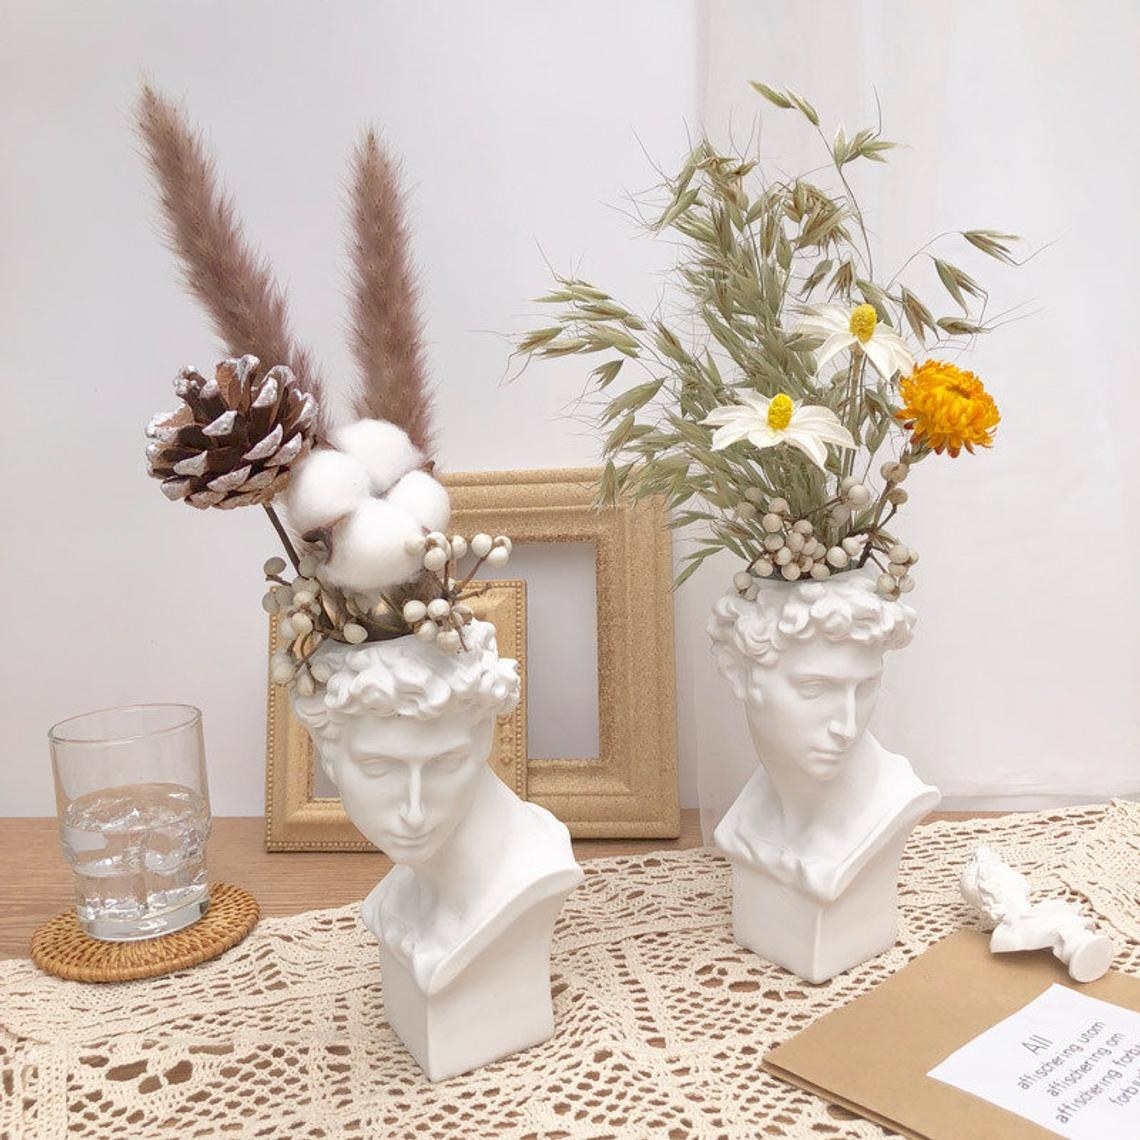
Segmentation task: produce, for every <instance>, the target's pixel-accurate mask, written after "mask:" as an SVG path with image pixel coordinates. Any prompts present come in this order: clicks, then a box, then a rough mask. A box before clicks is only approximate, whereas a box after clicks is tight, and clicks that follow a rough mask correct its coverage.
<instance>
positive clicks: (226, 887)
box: [32, 883, 261, 982]
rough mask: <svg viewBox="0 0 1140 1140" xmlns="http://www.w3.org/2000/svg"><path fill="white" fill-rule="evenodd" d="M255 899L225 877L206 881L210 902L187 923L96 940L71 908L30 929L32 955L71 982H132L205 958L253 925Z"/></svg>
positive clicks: (43, 966)
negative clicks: (138, 936) (167, 930)
mask: <svg viewBox="0 0 1140 1140" xmlns="http://www.w3.org/2000/svg"><path fill="white" fill-rule="evenodd" d="M260 914H261V911H260V909H259V908H258V905H257V899H255V898H254V897H253V895H251V894H250V893H249V892H248V891H245V890H242V888H241V887H235V886H233V885H232V884H230V883H211V884H210V908H209V910H207V911H206V913H205V914H204V915H203V916H202V917H201V918H200V919H198V921H197V922H195V923H194V924H193V925H191V926H187V927H186V928H185V929H183V930H176V931H175V932H174V933H173V934H164V935H162V936H161V937H159V938H148V939H146V940H144V941H141V942H100V941H99V940H98V939H96V938H92V937H91V936H90V935H89V934H85V933H84V932H83V931H82V930H80V929H79V921H78V920H77V919H76V917H75V912H74V911H67V912H65V913H64V914H57V915H56V916H55V918H50V919H48V921H47V922H45V923H44V924H43V926H41V927H40V928H39V929H38V930H37V931H36V932H35V934H33V935H32V961H33V962H35V964H36V965H37V966H39V968H40V969H41V970H43V971H44V972H45V973H48V974H54V975H55V976H56V977H57V978H67V979H68V980H69V981H73V982H133V981H137V980H138V979H139V978H157V977H160V976H161V975H163V974H172V973H174V971H175V970H185V969H186V968H187V967H189V966H198V965H200V964H201V963H202V962H208V961H209V960H210V959H211V958H216V957H217V956H218V955H219V954H223V953H224V952H225V951H227V950H228V949H230V947H231V946H236V945H237V944H238V943H239V942H240V941H241V940H242V939H243V938H244V937H245V936H246V935H247V934H248V933H249V932H250V931H251V930H252V929H253V928H254V927H255V926H256V925H257V920H258V917H259V916H260Z"/></svg>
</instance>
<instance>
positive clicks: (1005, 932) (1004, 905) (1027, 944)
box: [960, 846, 1115, 982]
mask: <svg viewBox="0 0 1140 1140" xmlns="http://www.w3.org/2000/svg"><path fill="white" fill-rule="evenodd" d="M960 885H961V888H962V897H963V898H964V899H965V900H966V902H968V903H969V904H970V906H972V907H973V908H974V909H975V910H976V911H978V912H979V913H980V914H981V915H982V917H983V918H984V919H985V925H984V926H983V929H984V930H993V934H992V936H991V937H990V949H991V950H992V951H993V952H994V953H995V954H1005V953H1008V952H1010V951H1012V950H1043V949H1045V948H1046V947H1048V948H1049V949H1050V950H1052V951H1053V956H1054V957H1055V958H1057V959H1059V960H1060V961H1061V962H1063V963H1064V964H1065V965H1066V966H1067V967H1068V968H1069V977H1071V978H1072V979H1073V981H1075V982H1095V981H1096V979H1097V978H1101V977H1103V976H1104V975H1105V974H1106V973H1107V972H1108V968H1109V966H1111V965H1112V959H1113V955H1114V953H1115V949H1114V947H1113V945H1112V939H1110V938H1109V937H1108V936H1107V935H1105V934H1099V933H1097V930H1096V924H1095V923H1094V922H1093V920H1092V919H1090V918H1086V917H1085V916H1084V915H1083V914H1081V911H1080V908H1079V907H1078V906H1076V904H1074V903H1069V902H1065V901H1064V900H1063V899H1050V900H1049V901H1048V902H1040V903H1031V902H1030V901H1029V880H1028V879H1027V878H1026V877H1025V876H1024V875H1021V874H1018V872H1017V871H1015V870H1014V869H1013V868H1012V867H1010V866H1009V865H1008V864H1007V863H1005V862H1003V861H1002V860H1001V859H1000V858H999V857H998V856H997V855H996V854H995V853H994V852H993V851H992V850H991V849H990V848H989V847H985V846H982V847H979V848H978V849H977V851H975V852H974V857H973V859H971V860H970V862H969V863H967V864H966V866H965V868H964V869H963V871H962V878H961V881H960Z"/></svg>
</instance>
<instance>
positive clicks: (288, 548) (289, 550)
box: [261, 503, 301, 574]
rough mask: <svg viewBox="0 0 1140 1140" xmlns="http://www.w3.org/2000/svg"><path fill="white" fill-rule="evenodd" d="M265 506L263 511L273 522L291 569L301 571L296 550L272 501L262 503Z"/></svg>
mask: <svg viewBox="0 0 1140 1140" xmlns="http://www.w3.org/2000/svg"><path fill="white" fill-rule="evenodd" d="M261 505H262V506H263V507H264V508H265V513H266V514H267V515H268V516H269V521H270V522H271V523H272V524H273V529H274V530H275V531H277V537H278V538H279V539H281V545H282V546H284V547H285V553H286V554H288V555H289V561H290V562H292V563H293V569H294V570H296V571H297V573H298V574H300V573H301V566H300V560H299V559H298V557H297V551H296V549H295V548H294V546H293V543H292V541H291V540H290V538H289V535H288V532H287V531H286V530H285V527H284V526H283V525H282V522H281V520H280V519H279V518H278V517H277V512H276V511H275V510H274V509H273V504H272V503H262V504H261Z"/></svg>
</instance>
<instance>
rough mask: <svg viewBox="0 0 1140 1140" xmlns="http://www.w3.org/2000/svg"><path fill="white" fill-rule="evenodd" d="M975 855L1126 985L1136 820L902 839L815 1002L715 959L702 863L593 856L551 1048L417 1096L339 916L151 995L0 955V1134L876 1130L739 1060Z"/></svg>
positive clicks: (1085, 819)
mask: <svg viewBox="0 0 1140 1140" xmlns="http://www.w3.org/2000/svg"><path fill="white" fill-rule="evenodd" d="M983 840H984V841H985V842H988V843H990V844H992V845H993V846H995V847H996V848H997V849H998V850H999V852H1000V853H1001V854H1002V855H1003V856H1004V857H1005V858H1006V859H1007V860H1008V861H1009V862H1010V863H1012V864H1013V865H1014V866H1016V867H1018V868H1019V869H1020V870H1022V871H1024V872H1026V873H1027V874H1028V875H1029V876H1030V878H1031V880H1032V882H1033V885H1034V887H1035V888H1037V889H1039V890H1040V891H1042V892H1045V893H1048V894H1063V895H1066V896H1067V897H1069V898H1072V899H1077V900H1080V901H1083V902H1085V903H1087V904H1089V905H1091V906H1092V907H1093V908H1094V909H1095V910H1096V912H1097V913H1098V914H1099V915H1100V919H1101V923H1102V925H1103V927H1104V928H1105V929H1106V930H1107V931H1108V933H1110V934H1111V935H1112V936H1113V938H1114V939H1115V941H1116V943H1117V946H1118V954H1117V958H1116V966H1117V968H1118V969H1123V970H1127V971H1129V972H1133V973H1140V898H1138V889H1140V888H1138V884H1140V805H1134V804H1128V803H1120V802H1117V803H1113V804H1111V805H1109V806H1107V807H1092V808H1078V809H1071V810H1065V811H1059V812H1051V813H1036V814H1032V815H1019V816H1011V817H1006V818H1004V819H999V820H989V821H973V822H969V823H935V824H931V825H928V826H925V827H920V828H918V829H917V830H916V831H915V833H914V835H913V836H912V838H911V841H910V844H909V845H908V847H907V849H906V854H905V856H904V857H903V863H902V871H901V882H902V888H901V895H900V903H901V917H900V928H899V940H898V943H897V945H896V946H895V947H894V948H893V949H892V950H890V951H888V952H887V953H886V954H883V955H881V956H879V957H878V958H875V959H873V960H872V961H870V962H868V963H866V964H865V965H863V966H861V967H859V968H858V969H855V970H852V971H850V972H848V973H846V974H844V975H842V976H840V977H838V978H835V979H834V980H832V981H831V982H829V983H827V984H826V985H822V986H811V985H807V984H805V983H803V982H801V981H799V980H798V979H796V978H795V977H793V976H792V975H790V974H788V973H786V972H785V971H783V970H781V969H779V968H777V967H775V966H772V965H769V964H768V963H766V962H763V961H761V960H760V959H758V958H757V957H755V956H754V955H753V954H750V953H748V952H747V951H745V950H742V949H740V948H739V947H737V946H735V945H734V944H733V941H732V936H731V932H730V927H729V909H728V908H729V876H728V866H727V864H726V863H725V862H724V861H723V859H722V858H720V857H719V856H718V855H717V854H716V853H715V852H713V851H709V850H695V851H681V852H669V853H660V854H656V855H647V856H646V855H639V856H628V857H622V858H615V859H599V860H596V861H591V862H588V863H587V864H586V867H585V870H586V881H585V882H584V883H583V884H582V886H581V887H579V888H578V889H577V891H575V892H574V894H573V895H572V896H571V897H570V899H569V901H568V902H567V904H566V907H565V909H564V911H563V914H562V917H561V920H560V922H559V925H558V929H557V931H556V934H555V942H554V963H553V982H554V993H555V1014H556V1018H557V1030H556V1033H555V1036H554V1038H553V1040H551V1041H549V1042H547V1043H546V1044H545V1045H540V1046H537V1047H535V1048H533V1049H530V1050H527V1051H526V1052H525V1053H522V1054H520V1055H518V1056H515V1057H511V1058H508V1059H507V1060H504V1061H500V1062H499V1063H497V1064H494V1065H490V1066H488V1067H487V1068H484V1069H482V1070H480V1071H478V1072H475V1073H472V1074H470V1075H468V1076H465V1077H459V1078H457V1079H455V1080H451V1081H446V1082H443V1083H441V1084H438V1085H432V1084H430V1083H429V1082H428V1081H426V1080H425V1079H424V1078H423V1077H422V1076H421V1074H420V1071H419V1069H418V1068H417V1067H416V1065H415V1063H414V1062H413V1061H412V1060H411V1058H410V1057H409V1056H408V1055H407V1054H406V1053H405V1052H404V1051H403V1049H402V1048H401V1046H400V1044H399V1042H398V1041H397V1040H396V1038H395V1037H394V1036H393V1034H392V1032H391V1030H390V1029H389V1028H388V1025H387V1023H386V1022H385V1020H384V1014H383V1010H382V1006H381V988H380V975H379V968H378V963H377V950H376V943H375V941H374V939H373V938H372V936H371V935H370V934H369V933H368V932H367V931H366V930H365V929H364V928H363V927H362V926H361V924H360V922H359V921H358V919H357V908H356V907H355V906H349V907H341V908H339V909H336V910H324V911H313V912H310V913H308V914H302V915H297V916H296V917H293V918H286V919H267V920H265V921H263V922H262V923H261V925H260V926H259V927H258V928H257V930H256V931H255V932H254V933H253V934H252V935H251V936H250V937H249V938H248V939H247V940H246V941H245V942H244V943H242V945H240V946H239V947H237V948H235V949H234V950H231V951H230V952H229V953H227V954H226V955H224V956H223V957H222V958H220V959H218V960H216V961H214V962H211V963H208V964H206V965H204V966H199V967H197V968H195V969H193V970H188V971H185V972H183V973H181V974H175V975H171V976H170V977H166V978H161V979H157V980H153V981H145V982H130V983H126V984H122V985H112V986H94V985H93V986H84V985H80V984H77V983H74V982H63V981H58V980H56V979H54V978H50V977H47V976H45V975H43V974H41V973H39V972H38V971H37V970H36V969H35V967H34V966H32V964H31V963H30V962H27V961H14V962H3V963H0V1137H4V1138H9V1137H10V1138H12V1140H60V1138H66V1137H72V1136H78V1137H90V1138H96V1137H97V1138H99V1140H117V1138H119V1137H123V1138H127V1137H129V1138H130V1140H151V1138H162V1137H166V1136H171V1137H179V1138H180V1140H190V1138H193V1137H257V1138H259V1140H315V1138H317V1137H324V1138H330V1140H331V1138H334V1137H356V1138H360V1140H373V1138H381V1137H382V1138H383V1140H402V1138H405V1137H407V1138H415V1140H424V1138H428V1140H434V1138H435V1137H461V1138H463V1140H476V1138H478V1137H484V1136H496V1137H511V1138H514V1140H523V1138H528V1140H532V1138H533V1140H556V1138H558V1140H572V1138H577V1137H590V1138H593V1140H600V1138H603V1137H618V1138H625V1137H631V1138H637V1137H653V1138H658V1137H661V1138H669V1140H688V1138H689V1137H725V1138H733V1140H736V1138H739V1140H744V1138H747V1140H757V1138H761V1140H767V1138H769V1137H772V1138H776V1137H798V1136H810V1137H815V1138H818V1140H840V1138H845V1137H865V1136H883V1135H889V1133H887V1132H885V1130H883V1129H882V1128H880V1127H878V1126H876V1125H873V1124H870V1123H868V1122H866V1121H863V1120H861V1119H858V1118H856V1117H854V1116H852V1115H851V1114H850V1113H848V1112H846V1111H844V1110H842V1109H839V1108H836V1107H833V1106H830V1105H828V1104H827V1103H826V1102H825V1101H823V1100H820V1099H818V1098H816V1097H813V1096H810V1095H808V1094H807V1093H804V1092H801V1091H800V1090H799V1089H796V1088H793V1087H791V1086H790V1085H786V1084H783V1083H782V1082H780V1081H779V1080H776V1079H775V1078H773V1077H770V1076H768V1075H767V1074H766V1073H765V1072H763V1071H762V1069H761V1068H760V1060H761V1058H762V1057H763V1055H764V1053H765V1052H766V1051H767V1050H768V1049H769V1048H770V1047H771V1046H772V1045H774V1044H776V1043H777V1042H780V1041H783V1040H785V1039H787V1038H788V1037H790V1036H791V1035H793V1034H794V1033H796V1032H797V1031H798V1030H800V1029H802V1028H804V1027H805V1026H806V1025H808V1024H810V1023H811V1022H812V1021H814V1020H815V1019H816V1018H818V1017H819V1016H820V1015H821V1014H824V1013H826V1012H827V1011H828V1010H832V1009H835V1008H836V1007H838V1006H841V1005H843V1004H844V1003H845V1002H848V1001H850V1000H851V999H852V998H855V997H857V996H858V995H859V994H862V993H864V992H865V991H867V990H869V989H871V988H872V987H873V986H875V985H877V984H878V983H879V982H881V981H883V979H884V978H886V977H887V976H888V975H889V974H891V973H893V972H894V971H895V970H897V969H898V968H899V967H900V966H903V965H904V964H905V963H906V962H908V961H909V960H910V959H911V958H913V957H915V955H917V954H919V953H921V952H922V951H923V950H924V949H926V947H928V946H930V945H931V944H932V943H933V942H935V941H937V940H938V939H941V938H943V937H945V936H946V935H948V934H950V933H952V932H953V931H954V930H957V929H958V928H960V927H961V926H963V925H971V924H972V919H971V916H970V915H969V913H968V912H967V910H966V908H965V907H964V905H963V903H962V902H961V899H960V897H959V895H958V886H957V879H958V872H959V870H960V868H961V866H962V864H963V863H964V862H965V861H966V859H968V858H969V856H970V854H971V853H972V851H973V848H974V847H975V845H976V844H977V843H978V842H980V841H983ZM868 1063H873V1044H872V1043H870V1042H869V1043H868Z"/></svg>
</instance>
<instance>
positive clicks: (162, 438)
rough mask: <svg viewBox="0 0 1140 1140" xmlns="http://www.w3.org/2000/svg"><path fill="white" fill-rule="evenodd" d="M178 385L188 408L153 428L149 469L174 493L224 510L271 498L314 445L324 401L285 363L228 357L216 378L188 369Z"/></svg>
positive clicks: (149, 427) (161, 418)
mask: <svg viewBox="0 0 1140 1140" xmlns="http://www.w3.org/2000/svg"><path fill="white" fill-rule="evenodd" d="M174 391H175V392H177V393H178V395H179V396H180V397H181V398H182V401H183V403H182V406H181V407H180V408H179V409H178V410H177V411H175V412H168V413H164V414H160V415H157V416H155V417H154V419H153V420H151V422H150V423H149V424H148V425H147V429H146V434H147V436H148V438H149V439H150V440H151V441H152V442H150V443H149V444H147V449H146V458H147V468H148V470H149V471H150V474H151V475H153V476H154V478H156V479H161V480H162V490H163V493H164V494H165V495H166V497H167V498H169V499H181V500H182V501H183V502H186V503H189V504H190V505H191V506H192V507H200V508H203V509H204V508H206V507H218V508H220V509H221V510H229V509H231V508H233V507H246V506H251V505H253V504H255V503H265V502H268V501H269V500H270V499H272V498H273V496H274V495H276V494H277V493H278V492H279V491H282V490H283V489H284V488H285V485H286V484H287V483H288V482H289V471H290V468H291V467H292V465H293V464H294V463H296V462H297V460H299V459H303V458H304V457H305V456H306V455H307V454H308V452H309V449H310V447H312V444H313V434H314V425H315V421H316V414H317V402H316V400H315V399H313V397H312V396H311V395H310V394H309V393H308V392H305V391H302V389H301V387H300V385H299V384H298V383H297V380H296V378H295V377H294V376H293V373H292V372H291V371H290V370H289V369H288V368H287V367H286V366H285V365H284V364H278V365H277V367H275V368H270V369H269V370H268V371H267V372H266V371H263V370H262V367H261V361H259V360H258V359H257V357H256V356H243V357H242V358H241V359H240V360H223V361H222V362H221V364H219V365H218V366H217V368H216V369H215V372H214V379H213V380H207V379H206V378H205V377H203V376H201V375H200V374H199V373H197V372H196V371H194V369H193V368H184V369H182V371H181V372H180V373H179V374H178V377H177V378H176V379H175V381H174Z"/></svg>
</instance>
